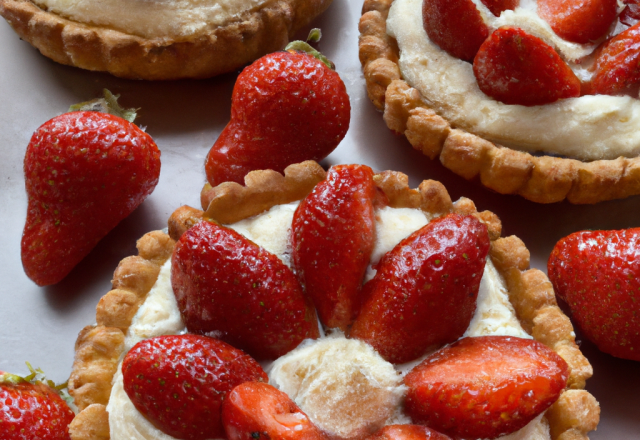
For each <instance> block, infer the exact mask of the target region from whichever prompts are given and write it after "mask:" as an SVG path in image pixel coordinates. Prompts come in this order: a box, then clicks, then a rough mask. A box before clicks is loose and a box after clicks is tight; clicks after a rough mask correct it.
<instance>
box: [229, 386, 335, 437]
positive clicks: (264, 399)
mask: <svg viewBox="0 0 640 440" xmlns="http://www.w3.org/2000/svg"><path fill="white" fill-rule="evenodd" d="M222 421H223V423H224V429H225V431H226V432H227V436H228V438H229V440H326V439H327V436H326V435H324V434H323V433H322V431H320V429H318V428H317V427H316V426H315V425H314V424H313V423H312V422H311V420H309V417H308V416H307V415H306V414H305V413H304V412H302V410H301V409H300V408H298V405H296V404H295V403H294V402H293V400H291V399H290V398H289V396H287V395H286V394H285V393H283V392H282V391H279V390H278V389H276V388H274V387H272V386H271V385H268V384H266V383H260V382H247V383H244V384H242V385H238V386H237V387H235V388H234V389H233V390H232V391H231V393H229V396H228V397H227V399H226V400H225V401H224V405H223V406H222Z"/></svg>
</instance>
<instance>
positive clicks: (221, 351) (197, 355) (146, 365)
mask: <svg viewBox="0 0 640 440" xmlns="http://www.w3.org/2000/svg"><path fill="white" fill-rule="evenodd" d="M122 375H123V383H124V390H125V391H126V393H127V395H128V396H129V398H130V399H131V402H133V404H134V405H135V407H136V408H137V409H138V411H140V412H141V413H142V414H143V415H144V416H145V417H146V418H147V419H148V420H149V421H150V422H151V423H153V425H154V426H155V427H156V428H158V429H159V430H161V431H162V432H164V433H165V434H168V435H170V436H172V437H176V438H179V439H184V440H204V439H211V438H222V437H224V429H223V427H222V412H221V411H222V403H223V401H224V400H225V398H226V397H227V394H228V393H229V392H230V391H231V390H232V389H233V388H234V387H235V386H236V385H240V384H241V383H244V382H248V381H267V380H268V377H267V375H266V374H265V372H264V371H263V370H262V368H261V367H260V365H259V364H258V363H257V362H256V361H255V360H253V359H252V358H251V357H250V356H248V355H246V354H245V353H243V352H242V351H240V350H238V349H237V348H233V347H232V346H230V345H229V344H225V343H224V342H222V341H219V340H217V339H212V338H208V337H206V336H198V335H171V336H158V337H155V338H150V339H145V340H143V341H140V342H138V343H137V344H136V345H135V346H134V347H133V348H132V349H131V350H130V351H129V353H127V355H126V356H125V358H124V361H123V362H122Z"/></svg>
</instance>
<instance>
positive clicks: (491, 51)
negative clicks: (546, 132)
mask: <svg viewBox="0 0 640 440" xmlns="http://www.w3.org/2000/svg"><path fill="white" fill-rule="evenodd" d="M473 73H474V74H475V76H476V79H477V81H478V86H479V87H480V90H482V91H483V92H484V93H485V94H487V95H489V96H490V97H492V98H494V99H497V100H498V101H501V102H504V103H505V104H519V105H527V106H532V105H542V104H549V103H551V102H555V101H557V100H558V99H564V98H571V97H576V96H579V95H580V80H579V79H578V78H577V77H576V75H575V74H574V73H573V71H572V70H571V69H570V68H569V66H567V64H566V63H565V62H564V61H562V59H561V58H560V56H559V55H558V54H557V53H556V51H555V50H553V48H552V47H551V46H549V45H548V44H547V43H545V42H544V41H542V40H541V39H540V38H538V37H534V36H533V35H529V34H527V33H526V32H525V31H523V30H522V29H518V28H512V27H502V28H500V29H498V30H496V31H494V32H493V33H492V34H491V36H490V37H489V38H487V40H486V41H485V42H484V44H483V45H482V46H481V47H480V50H479V51H478V54H477V55H476V57H475V59H474V60H473Z"/></svg>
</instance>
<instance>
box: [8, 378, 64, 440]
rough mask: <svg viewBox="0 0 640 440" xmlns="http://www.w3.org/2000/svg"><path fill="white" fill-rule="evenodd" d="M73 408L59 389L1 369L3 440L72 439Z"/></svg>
mask: <svg viewBox="0 0 640 440" xmlns="http://www.w3.org/2000/svg"><path fill="white" fill-rule="evenodd" d="M74 416H75V415H74V413H73V411H71V408H69V406H68V405H67V403H66V402H65V401H64V400H63V399H62V398H61V397H60V395H59V394H58V392H57V391H55V390H54V389H53V388H51V387H49V386H47V385H45V384H44V383H41V382H36V383H31V382H28V381H27V380H25V379H23V378H21V377H18V376H16V375H13V374H9V373H4V372H0V434H1V435H0V438H2V440H32V439H33V440H36V439H46V440H69V439H70V437H69V431H68V426H69V423H71V421H72V420H73V417H74Z"/></svg>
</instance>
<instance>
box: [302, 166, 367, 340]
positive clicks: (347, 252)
mask: <svg viewBox="0 0 640 440" xmlns="http://www.w3.org/2000/svg"><path fill="white" fill-rule="evenodd" d="M375 196H376V186H375V184H374V183H373V171H372V170H371V168H369V167H368V166H365V165H338V166H334V167H332V168H331V169H330V170H329V173H328V174H327V179H326V180H324V181H322V182H320V183H319V184H318V185H316V187H315V188H314V190H313V192H312V193H311V194H309V195H308V196H307V198H306V199H304V200H303V201H302V203H301V204H300V206H299V207H298V209H297V210H296V213H295V216H294V217H293V224H292V226H291V229H292V239H291V245H292V248H293V250H292V258H293V264H294V266H295V268H296V270H297V273H298V277H299V279H300V282H301V284H302V285H303V286H304V287H305V290H306V293H307V294H308V295H309V296H310V297H311V299H312V301H313V303H314V305H315V306H316V309H317V310H318V315H319V317H320V321H321V322H322V323H323V324H324V325H326V326H327V327H331V328H336V327H337V328H340V329H342V330H346V329H347V327H348V326H349V325H350V324H351V322H352V321H353V319H354V318H355V313H356V312H357V307H356V305H357V304H359V300H358V295H359V292H360V286H361V285H362V278H363V277H364V273H365V271H366V269H367V266H368V265H369V259H370V257H371V252H372V251H373V246H374V243H375V229H374V228H375V218H374V212H373V206H374V205H373V204H374V198H375Z"/></svg>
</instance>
